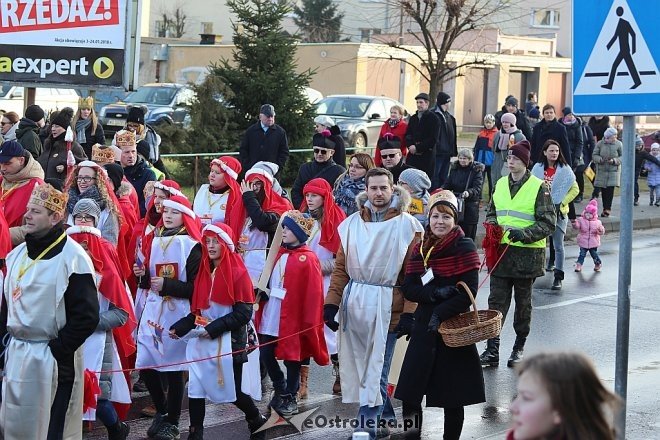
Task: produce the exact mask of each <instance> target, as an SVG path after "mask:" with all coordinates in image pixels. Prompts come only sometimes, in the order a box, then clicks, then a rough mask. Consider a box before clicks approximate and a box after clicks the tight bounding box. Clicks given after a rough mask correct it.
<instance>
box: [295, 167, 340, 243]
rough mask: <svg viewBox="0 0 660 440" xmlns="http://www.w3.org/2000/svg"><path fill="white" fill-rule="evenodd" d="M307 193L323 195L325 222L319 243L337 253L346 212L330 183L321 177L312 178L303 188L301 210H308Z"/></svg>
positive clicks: (322, 225)
mask: <svg viewBox="0 0 660 440" xmlns="http://www.w3.org/2000/svg"><path fill="white" fill-rule="evenodd" d="M307 193H313V194H318V195H320V196H321V197H323V223H322V224H321V240H320V241H319V244H320V245H321V246H323V247H324V248H326V249H327V250H329V251H330V252H332V253H333V254H336V253H337V251H339V246H340V245H341V239H340V238H339V232H338V231H337V228H338V227H339V224H340V223H341V222H343V221H344V219H346V213H345V212H344V211H343V210H342V209H341V208H340V207H339V206H338V205H337V204H336V203H335V197H334V196H333V195H332V188H331V187H330V184H329V183H328V182H327V181H326V180H325V179H321V178H316V179H312V180H310V181H309V182H307V184H306V185H305V187H304V188H303V201H302V204H301V205H300V210H301V211H303V212H304V211H306V210H307V209H308V208H307V199H306V198H305V197H304V195H305V194H307Z"/></svg>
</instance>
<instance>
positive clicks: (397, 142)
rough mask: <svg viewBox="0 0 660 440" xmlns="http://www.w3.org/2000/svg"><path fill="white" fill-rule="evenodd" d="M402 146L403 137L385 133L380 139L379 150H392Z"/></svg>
mask: <svg viewBox="0 0 660 440" xmlns="http://www.w3.org/2000/svg"><path fill="white" fill-rule="evenodd" d="M400 148H401V139H399V138H398V137H397V136H394V135H393V134H392V133H385V135H384V136H383V137H382V138H380V139H378V149H379V150H392V149H396V150H398V149H400Z"/></svg>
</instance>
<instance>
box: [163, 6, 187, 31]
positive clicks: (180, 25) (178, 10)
mask: <svg viewBox="0 0 660 440" xmlns="http://www.w3.org/2000/svg"><path fill="white" fill-rule="evenodd" d="M187 20H188V16H187V15H186V14H185V12H183V8H182V7H181V6H180V5H177V6H175V7H174V9H172V10H170V11H164V12H163V13H162V20H161V23H160V29H158V31H159V32H158V35H163V36H166V37H171V38H181V37H183V36H184V34H185V33H186V24H187ZM168 31H169V34H168Z"/></svg>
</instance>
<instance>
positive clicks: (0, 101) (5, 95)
mask: <svg viewBox="0 0 660 440" xmlns="http://www.w3.org/2000/svg"><path fill="white" fill-rule="evenodd" d="M24 93H25V89H24V88H23V87H18V86H12V85H3V86H0V110H4V111H5V112H16V113H17V114H18V115H20V116H23V112H24V110H25V108H24V107H23V98H24V96H25V95H24ZM79 97H80V95H78V93H76V91H75V90H73V89H54V88H44V87H38V88H37V91H36V93H35V98H34V103H35V104H38V105H39V106H40V107H41V108H42V109H44V111H45V112H46V114H49V113H50V112H52V111H54V110H61V109H62V108H64V107H71V108H72V109H74V110H76V109H77V108H78V98H79Z"/></svg>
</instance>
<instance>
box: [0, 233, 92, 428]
mask: <svg viewBox="0 0 660 440" xmlns="http://www.w3.org/2000/svg"><path fill="white" fill-rule="evenodd" d="M26 253H27V248H26V245H25V244H21V245H19V246H17V247H16V248H15V249H14V250H13V251H12V252H10V254H9V255H8V256H7V273H8V275H7V277H6V279H5V285H4V289H3V290H4V296H5V301H6V302H7V311H8V314H7V330H8V332H9V334H10V335H11V340H10V342H9V345H8V347H7V351H6V358H5V359H6V363H5V378H4V380H3V381H2V395H3V401H2V407H1V408H0V425H1V426H2V431H3V435H4V438H5V439H7V440H18V439H20V440H28V439H30V440H32V439H34V440H41V439H45V438H46V435H47V432H48V425H49V422H50V407H51V404H52V402H53V400H54V398H55V393H56V391H57V374H58V368H57V361H56V360H55V358H54V357H53V355H52V354H51V351H50V348H49V347H48V342H49V341H50V340H51V339H55V338H56V337H57V336H58V332H59V330H61V329H62V328H63V327H64V326H65V324H66V311H65V304H64V292H65V291H66V289H67V286H68V281H69V277H70V276H71V274H73V273H77V274H86V273H89V274H93V273H94V268H93V265H92V261H91V260H90V258H89V257H88V256H87V254H86V253H85V251H83V250H82V248H81V247H80V245H78V243H76V242H75V241H73V240H72V239H70V238H66V243H65V244H64V247H63V248H62V252H60V253H59V254H57V255H55V256H54V257H53V258H50V259H48V260H41V261H39V262H37V263H36V264H34V265H33V266H32V267H30V268H29V269H28V270H27V272H26V273H25V275H24V276H23V278H22V279H21V280H20V283H17V275H18V271H19V268H20V267H21V266H22V265H23V264H25V265H26V266H27V265H29V264H30V263H32V261H33V260H32V259H30V258H29V257H27V255H26ZM24 257H26V259H25V260H24ZM19 286H20V287H21V291H22V293H21V295H20V297H18V299H14V297H13V295H12V292H14V289H16V288H17V287H19ZM74 366H75V378H74V382H73V391H72V393H71V399H70V400H69V408H68V410H67V413H66V421H65V425H64V437H63V438H64V439H71V440H73V439H81V438H82V430H81V429H80V420H81V418H82V407H83V404H82V399H83V358H82V347H81V348H79V349H78V350H76V352H75V354H74Z"/></svg>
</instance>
